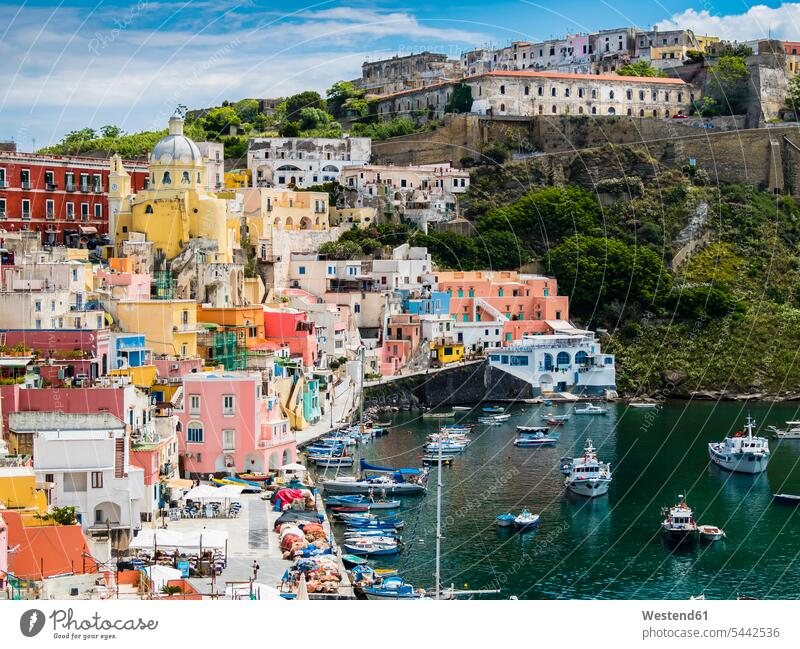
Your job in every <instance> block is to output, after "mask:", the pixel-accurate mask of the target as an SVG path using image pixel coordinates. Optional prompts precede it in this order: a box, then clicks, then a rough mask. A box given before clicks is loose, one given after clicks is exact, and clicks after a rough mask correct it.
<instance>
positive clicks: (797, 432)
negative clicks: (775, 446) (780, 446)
mask: <svg viewBox="0 0 800 649" xmlns="http://www.w3.org/2000/svg"><path fill="white" fill-rule="evenodd" d="M768 430H770V431H772V432H773V433H775V438H776V439H800V421H787V422H786V428H776V427H775V426H769V427H768Z"/></svg>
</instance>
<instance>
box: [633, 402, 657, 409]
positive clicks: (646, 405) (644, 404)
mask: <svg viewBox="0 0 800 649" xmlns="http://www.w3.org/2000/svg"><path fill="white" fill-rule="evenodd" d="M628 405H629V406H630V407H631V408H658V403H657V402H655V401H629V402H628Z"/></svg>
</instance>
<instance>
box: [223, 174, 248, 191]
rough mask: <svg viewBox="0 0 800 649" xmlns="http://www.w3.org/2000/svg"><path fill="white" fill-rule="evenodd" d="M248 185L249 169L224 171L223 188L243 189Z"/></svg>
mask: <svg viewBox="0 0 800 649" xmlns="http://www.w3.org/2000/svg"><path fill="white" fill-rule="evenodd" d="M245 187H250V170H249V169H233V170H231V171H226V172H225V189H244V188H245Z"/></svg>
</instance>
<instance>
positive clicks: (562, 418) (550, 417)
mask: <svg viewBox="0 0 800 649" xmlns="http://www.w3.org/2000/svg"><path fill="white" fill-rule="evenodd" d="M542 419H544V420H545V421H569V415H556V414H554V413H552V412H548V413H546V414H544V415H542Z"/></svg>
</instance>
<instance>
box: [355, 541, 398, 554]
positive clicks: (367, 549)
mask: <svg viewBox="0 0 800 649" xmlns="http://www.w3.org/2000/svg"><path fill="white" fill-rule="evenodd" d="M344 549H345V550H347V551H348V552H349V553H350V554H355V555H358V556H364V557H368V556H369V557H379V556H389V555H393V554H399V553H400V548H399V546H398V545H397V543H394V544H389V543H376V542H373V541H372V540H370V539H363V540H358V541H352V542H351V541H345V543H344Z"/></svg>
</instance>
